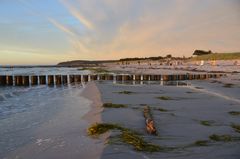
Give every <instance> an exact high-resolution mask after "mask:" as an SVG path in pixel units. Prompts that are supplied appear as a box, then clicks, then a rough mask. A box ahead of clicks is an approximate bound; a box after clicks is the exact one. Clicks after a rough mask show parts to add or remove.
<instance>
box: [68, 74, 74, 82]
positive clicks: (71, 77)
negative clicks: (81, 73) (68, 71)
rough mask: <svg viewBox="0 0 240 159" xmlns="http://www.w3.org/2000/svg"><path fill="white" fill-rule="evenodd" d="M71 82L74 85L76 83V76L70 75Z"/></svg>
mask: <svg viewBox="0 0 240 159" xmlns="http://www.w3.org/2000/svg"><path fill="white" fill-rule="evenodd" d="M69 82H70V83H74V82H75V78H74V75H69Z"/></svg>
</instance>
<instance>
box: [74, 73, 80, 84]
mask: <svg viewBox="0 0 240 159" xmlns="http://www.w3.org/2000/svg"><path fill="white" fill-rule="evenodd" d="M74 82H76V83H81V82H82V76H81V75H74Z"/></svg>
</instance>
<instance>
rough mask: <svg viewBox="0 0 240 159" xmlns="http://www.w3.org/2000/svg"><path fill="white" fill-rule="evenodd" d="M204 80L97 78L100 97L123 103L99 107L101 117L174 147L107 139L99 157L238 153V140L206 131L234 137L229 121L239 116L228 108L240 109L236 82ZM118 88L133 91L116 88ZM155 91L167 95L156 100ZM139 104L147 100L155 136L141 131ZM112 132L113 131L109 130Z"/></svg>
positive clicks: (141, 104)
mask: <svg viewBox="0 0 240 159" xmlns="http://www.w3.org/2000/svg"><path fill="white" fill-rule="evenodd" d="M210 85H211V80H209V81H194V82H193V83H192V84H191V86H187V87H185V86H183V87H180V86H179V87H176V86H160V85H158V84H151V85H128V84H112V83H98V84H97V86H98V88H99V90H100V92H101V95H102V100H103V102H105V103H109V102H110V103H116V104H126V105H127V106H128V107H127V108H118V109H117V108H105V109H104V110H103V113H102V121H103V122H106V123H117V124H120V125H123V126H125V127H127V128H131V129H134V130H136V131H138V132H140V133H141V134H142V135H143V136H144V139H146V140H147V141H149V142H152V143H155V144H157V145H161V146H163V147H172V148H174V150H172V151H163V152H155V153H144V152H137V151H134V149H133V147H132V146H129V145H126V144H121V143H118V144H110V145H108V146H107V147H106V148H105V149H104V152H103V155H102V157H101V158H102V159H106V158H129V159H130V158H134V157H135V158H145V159H146V158H151V159H152V158H159V157H163V158H171V159H172V158H184V159H186V158H189V159H192V158H195V159H196V158H209V159H211V158H233V159H237V158H239V157H240V153H239V149H240V147H239V143H240V141H239V140H237V141H231V142H216V141H210V140H209V136H211V135H212V134H219V135H223V134H228V135H231V136H234V137H238V138H239V137H240V135H239V133H237V132H235V131H234V130H233V129H232V128H231V124H232V123H239V117H237V116H232V115H230V114H229V112H230V111H240V108H239V104H240V100H239V99H240V96H239V85H236V86H234V87H233V88H232V89H231V88H230V89H229V88H224V87H222V84H219V83H218V84H215V86H212V85H211V86H212V87H209V86H210ZM121 91H131V92H133V93H132V94H119V93H117V92H121ZM159 96H168V97H171V98H172V99H171V100H160V99H157V97H159ZM143 105H149V106H150V107H151V109H152V111H153V117H154V120H155V124H156V127H157V131H158V133H159V134H158V135H157V136H152V135H149V134H147V133H146V130H145V121H144V117H143ZM160 108H161V109H160ZM161 110H162V111H161ZM202 121H209V122H210V123H211V124H210V125H207V126H206V125H204V124H203V123H202ZM114 134H115V133H114V132H113V133H112V134H111V135H112V136H114ZM200 140H204V141H208V140H209V143H208V145H207V146H198V145H195V144H194V143H195V142H197V141H200Z"/></svg>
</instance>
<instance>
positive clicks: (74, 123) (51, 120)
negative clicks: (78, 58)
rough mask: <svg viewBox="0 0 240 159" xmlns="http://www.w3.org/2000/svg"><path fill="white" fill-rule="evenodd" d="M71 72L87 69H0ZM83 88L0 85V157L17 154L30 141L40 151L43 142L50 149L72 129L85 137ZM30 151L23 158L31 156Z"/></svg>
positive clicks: (0, 71) (1, 71)
mask: <svg viewBox="0 0 240 159" xmlns="http://www.w3.org/2000/svg"><path fill="white" fill-rule="evenodd" d="M72 73H73V74H74V73H78V74H81V73H83V74H84V73H87V72H86V71H85V72H84V71H83V72H81V71H78V70H77V69H76V68H27V69H22V68H19V69H14V70H12V69H6V68H1V69H0V74H1V75H3V74H14V75H15V74H27V75H31V74H72ZM83 89H84V85H83V84H75V85H67V86H58V87H56V86H55V87H48V86H46V85H43V86H34V87H13V86H9V87H0V158H6V159H7V158H18V155H19V153H18V151H20V149H27V147H28V146H29V145H31V146H30V147H34V146H36V145H37V146H38V147H37V148H36V149H35V150H37V151H39V152H40V151H42V150H41V146H42V145H44V144H43V143H45V146H46V145H47V146H49V149H50V148H51V147H54V146H55V147H56V146H59V147H61V146H62V147H63V146H64V144H65V143H66V142H67V141H69V139H68V138H66V134H68V133H74V132H75V131H76V132H78V133H79V134H78V135H80V136H83V137H84V128H85V126H86V122H84V121H83V119H82V118H83V116H84V115H85V114H86V113H87V112H88V111H89V110H90V104H91V101H89V100H87V99H86V98H84V97H82V96H81V93H82V91H83ZM70 125H71V126H70ZM20 152H21V153H22V152H25V150H21V151H20ZM29 155H31V153H30V154H29V153H28V154H27V155H25V158H32V157H33V156H30V157H29ZM9 156H10V157H9ZM22 156H24V155H22ZM26 156H27V157H26Z"/></svg>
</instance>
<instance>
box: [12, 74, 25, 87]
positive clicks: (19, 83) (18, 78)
mask: <svg viewBox="0 0 240 159" xmlns="http://www.w3.org/2000/svg"><path fill="white" fill-rule="evenodd" d="M14 80H15V86H22V85H23V77H22V76H14Z"/></svg>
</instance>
